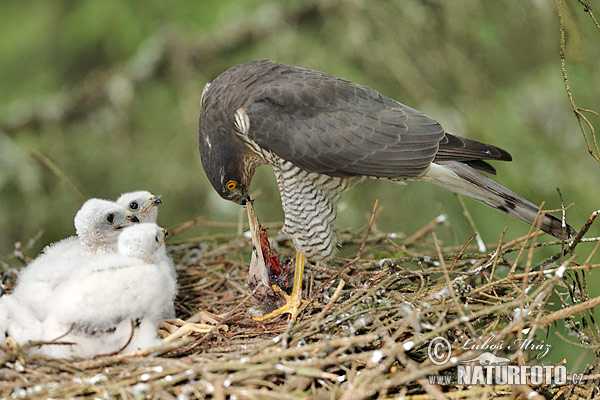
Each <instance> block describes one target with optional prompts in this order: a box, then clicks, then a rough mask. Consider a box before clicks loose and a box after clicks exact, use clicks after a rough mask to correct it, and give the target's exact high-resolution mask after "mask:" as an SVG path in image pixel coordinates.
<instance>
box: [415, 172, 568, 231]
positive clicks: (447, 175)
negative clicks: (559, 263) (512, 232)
mask: <svg viewBox="0 0 600 400" xmlns="http://www.w3.org/2000/svg"><path fill="white" fill-rule="evenodd" d="M422 179H423V180H425V181H428V182H431V183H435V184H436V185H439V186H442V187H443V188H446V189H448V190H451V191H453V192H455V193H458V194H462V195H465V196H469V197H471V198H473V199H475V200H477V201H480V202H482V203H484V204H487V205H488V206H490V207H493V208H495V209H497V210H500V211H502V212H503V213H506V214H508V215H510V216H512V217H514V218H518V219H520V220H521V221H524V222H526V223H528V224H530V225H531V224H533V222H534V220H535V218H536V216H537V213H538V210H539V207H538V206H536V205H535V204H533V203H531V202H530V201H528V200H526V199H524V198H523V197H521V196H519V195H518V194H516V193H514V192H513V191H511V190H509V189H507V188H505V187H504V186H502V185H500V184H499V183H497V182H496V181H494V180H492V179H490V178H488V177H487V176H486V175H484V174H482V173H480V172H478V171H476V170H475V169H473V168H471V167H470V166H469V165H467V164H464V163H461V162H457V161H443V162H434V163H432V164H431V168H430V169H429V171H427V173H426V174H425V176H423V178H422ZM541 229H542V230H543V231H544V232H546V233H548V234H550V235H552V236H554V237H556V238H558V239H562V238H563V236H564V235H563V226H562V222H561V220H559V219H558V218H556V217H554V216H552V215H550V214H547V213H544V216H543V220H542V225H541ZM565 229H566V233H567V236H574V235H575V234H576V233H577V232H576V231H575V230H574V229H573V228H571V227H570V226H569V225H567V226H566V228H565Z"/></svg>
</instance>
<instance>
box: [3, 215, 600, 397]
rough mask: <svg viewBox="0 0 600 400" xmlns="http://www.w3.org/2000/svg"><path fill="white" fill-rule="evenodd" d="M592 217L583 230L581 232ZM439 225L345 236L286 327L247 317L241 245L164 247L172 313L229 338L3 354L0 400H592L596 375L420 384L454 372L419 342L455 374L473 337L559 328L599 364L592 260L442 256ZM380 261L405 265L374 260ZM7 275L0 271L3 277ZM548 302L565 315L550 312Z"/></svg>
mask: <svg viewBox="0 0 600 400" xmlns="http://www.w3.org/2000/svg"><path fill="white" fill-rule="evenodd" d="M596 215H597V214H596V213H594V214H593V215H592V216H591V217H590V220H589V221H588V224H586V227H584V229H582V231H587V228H589V225H591V223H592V222H593V219H594V218H595V217H596ZM435 226H436V224H435V223H432V224H429V225H428V226H427V227H425V228H424V229H423V230H422V231H420V232H418V233H417V234H416V237H411V238H408V239H406V240H401V239H397V238H396V237H395V236H394V235H380V234H371V235H370V236H369V237H368V239H367V240H363V239H362V238H360V237H355V236H354V235H351V234H343V235H342V238H344V240H345V242H347V244H352V243H354V244H355V245H360V244H362V245H363V252H362V256H361V257H360V258H355V259H354V260H344V259H337V260H334V261H333V262H331V263H329V264H327V265H319V266H309V267H308V269H307V271H306V275H305V276H306V280H305V287H306V292H305V298H309V299H311V298H312V299H313V301H312V302H311V303H310V304H308V305H307V306H306V307H305V309H304V310H303V312H302V313H301V314H300V316H299V318H298V321H297V322H296V323H288V322H287V320H286V318H285V317H281V318H279V319H276V320H273V321H269V322H267V323H260V322H256V321H254V320H252V319H251V318H250V317H249V314H248V309H249V308H250V307H252V306H253V305H254V302H253V300H252V298H251V296H249V294H248V289H247V264H246V263H245V262H244V260H247V259H248V258H249V253H250V243H249V240H247V239H244V238H241V237H233V238H224V237H220V238H215V237H212V238H208V237H205V238H204V239H203V240H193V241H185V242H181V243H179V244H172V245H170V248H169V250H170V252H171V254H172V255H173V257H174V258H175V260H176V261H177V262H178V267H177V269H178V274H179V285H180V295H179V298H178V301H177V311H178V315H179V316H180V317H182V318H194V316H195V315H196V314H197V313H198V312H199V311H200V310H206V311H210V312H212V313H216V314H221V315H223V320H222V323H223V324H226V325H227V326H228V328H229V329H228V331H226V332H225V331H220V330H219V331H217V330H216V329H215V330H213V331H212V332H210V333H208V334H194V335H190V336H186V337H184V338H183V339H181V340H180V341H178V342H175V343H171V344H168V345H165V346H164V347H162V348H157V349H152V350H149V351H144V352H140V353H137V354H119V355H116V356H111V357H104V358H98V359H94V360H80V361H64V360H57V359H51V358H47V357H42V356H38V355H31V354H28V353H27V352H26V351H24V349H19V348H17V349H13V348H8V347H7V346H4V347H3V349H2V350H3V351H4V353H3V354H2V353H0V396H2V397H6V398H32V399H36V398H40V399H41V398H48V397H52V398H72V397H77V398H112V397H122V398H150V397H152V398H166V399H168V398H182V399H187V398H215V399H225V398H232V399H233V398H237V399H277V400H283V399H297V398H316V399H332V398H341V399H362V398H389V397H394V398H396V397H397V396H405V398H419V399H422V398H444V397H445V396H447V397H451V398H488V397H498V396H511V397H515V396H522V397H523V398H525V397H529V398H536V393H532V392H533V391H534V390H535V391H536V392H537V393H539V394H540V395H541V396H544V397H546V398H593V397H594V396H597V395H598V389H597V385H596V381H597V379H598V376H597V375H594V374H597V373H598V366H597V363H594V364H593V365H589V366H588V368H587V369H586V370H585V371H570V372H585V374H587V379H588V380H586V381H585V382H584V383H583V384H579V385H566V386H557V387H552V386H542V387H530V386H528V385H521V386H509V385H502V386H470V387H460V386H456V385H444V386H440V385H433V384H430V383H429V381H428V379H427V377H428V376H429V375H439V374H442V375H448V374H450V375H452V374H454V375H455V370H456V364H452V363H447V364H445V365H442V366H438V365H435V364H433V363H432V362H431V361H430V360H429V358H428V357H427V346H428V343H429V341H430V340H431V339H432V338H434V337H436V336H439V335H442V336H444V337H446V338H448V339H449V340H450V342H453V343H454V344H455V349H454V352H453V355H454V356H455V357H456V360H457V361H458V362H460V361H461V360H468V359H472V358H474V357H476V356H477V355H478V353H479V352H474V351H467V350H460V349H458V345H457V344H459V343H464V341H465V337H479V336H481V339H480V340H481V341H484V340H485V339H486V338H487V337H490V336H491V335H495V337H496V341H497V342H500V341H502V340H505V341H506V342H509V341H512V340H514V339H515V338H526V337H529V338H535V337H539V336H540V335H539V333H540V331H541V332H544V331H547V333H548V334H550V333H551V334H552V335H554V334H555V333H554V330H555V329H554V327H555V326H557V325H562V326H565V327H566V328H567V330H568V331H569V333H570V334H571V335H572V336H571V338H570V339H564V338H563V339H564V340H565V341H575V342H577V345H578V346H580V347H582V348H584V349H586V351H590V352H591V351H593V352H595V353H596V355H597V354H598V349H599V348H600V347H599V344H600V340H599V336H600V335H599V332H600V330H599V329H598V326H597V325H596V322H595V320H594V318H593V309H592V307H594V306H596V305H597V304H598V303H599V302H600V298H591V299H590V298H588V291H587V280H586V274H587V271H589V270H590V269H593V268H597V267H598V266H599V265H600V264H592V263H591V262H590V260H591V256H590V257H588V258H587V260H579V259H576V257H575V251H576V250H577V247H578V245H580V244H581V237H578V238H576V239H575V241H574V242H573V243H572V244H571V245H569V244H561V243H560V242H558V241H554V242H540V241H539V240H538V235H537V233H536V232H535V231H534V230H533V229H532V232H530V234H529V235H528V236H526V237H524V238H521V239H518V240H514V241H512V242H510V243H497V244H495V245H493V244H492V245H491V246H490V248H493V249H494V250H493V251H491V252H489V253H480V252H477V250H476V246H472V245H470V244H468V245H465V246H463V247H462V248H452V247H445V246H442V245H441V244H440V243H438V241H437V239H436V237H435V235H434V234H433V235H432V234H431V233H432V232H431V231H432V230H433V229H434V228H435ZM584 233H585V232H584ZM413 236H414V235H413ZM581 236H582V235H581ZM584 241H585V240H584ZM588 241H597V239H592V240H588ZM277 245H278V246H281V247H280V248H281V251H283V252H286V253H288V252H290V253H291V249H290V248H289V247H286V248H284V247H285V246H289V243H287V242H286V241H283V240H282V241H281V242H279V243H277ZM549 246H551V247H550V248H551V249H555V250H556V255H555V256H554V257H551V258H549V259H545V260H543V261H541V262H534V261H533V260H535V259H536V257H537V258H539V256H538V252H539V251H540V249H541V248H547V247H549ZM587 246H590V245H587ZM597 247H598V245H597V244H596V246H595V248H594V250H593V251H592V254H593V252H594V251H595V249H596V248H597ZM588 250H589V249H588ZM386 253H387V254H389V255H398V254H401V255H402V256H401V257H397V258H386V259H381V258H380V255H381V254H386ZM515 254H516V256H515ZM375 255H377V256H375ZM511 259H512V261H510V260H511ZM343 266H345V270H344V271H342V272H340V268H341V267H343ZM561 266H563V267H565V268H566V270H565V273H564V276H563V277H561V273H560V272H559V273H557V270H559V269H561V270H562V268H561ZM10 274H11V272H10V270H9V271H8V272H7V271H5V272H4V277H5V278H7V277H8V278H10ZM336 275H337V277H336V278H334V279H333V280H331V282H329V283H328V284H326V285H325V286H324V287H323V289H322V290H321V291H319V290H318V289H319V288H320V287H321V286H322V285H323V284H324V283H326V282H327V281H328V280H329V279H331V278H332V277H333V276H336ZM447 283H451V284H450V285H448V284H447ZM553 295H554V297H552V298H551V296H553ZM557 298H560V299H561V301H562V303H563V304H562V305H558V304H556V299H557ZM553 301H554V302H555V303H554V304H553V303H552V302H553ZM516 309H527V313H515V310H516ZM536 332H538V335H537V336H536ZM542 336H543V335H542ZM561 337H562V336H561ZM499 354H501V355H502V356H504V357H509V358H510V359H511V362H512V363H513V364H537V363H540V361H539V360H536V359H535V356H536V354H537V353H536V352H532V351H516V352H515V351H513V352H500V353H499ZM541 362H542V363H543V359H542V360H541ZM537 398H541V397H537Z"/></svg>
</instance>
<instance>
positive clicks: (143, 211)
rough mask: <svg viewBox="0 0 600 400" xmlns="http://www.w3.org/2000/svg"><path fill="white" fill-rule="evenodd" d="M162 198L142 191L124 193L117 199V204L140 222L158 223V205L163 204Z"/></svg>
mask: <svg viewBox="0 0 600 400" xmlns="http://www.w3.org/2000/svg"><path fill="white" fill-rule="evenodd" d="M160 199H161V196H156V195H153V194H152V193H150V192H148V191H145V190H140V191H137V192H129V193H124V194H122V195H121V197H119V198H118V199H117V203H118V204H120V205H122V206H123V207H125V208H126V209H127V210H129V211H130V212H131V213H133V215H135V216H136V217H137V218H138V219H139V220H140V222H156V217H157V216H158V205H159V204H162V201H161V200H160Z"/></svg>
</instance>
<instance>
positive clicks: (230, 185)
mask: <svg viewBox="0 0 600 400" xmlns="http://www.w3.org/2000/svg"><path fill="white" fill-rule="evenodd" d="M236 186H237V183H235V182H234V181H229V182H227V185H225V187H226V188H227V190H233V189H235V188H236Z"/></svg>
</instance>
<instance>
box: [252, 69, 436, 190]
mask: <svg viewBox="0 0 600 400" xmlns="http://www.w3.org/2000/svg"><path fill="white" fill-rule="evenodd" d="M245 111H246V113H247V115H248V119H249V121H250V128H249V132H248V136H249V137H250V138H251V139H253V140H254V141H255V142H256V143H258V144H259V145H260V146H261V147H262V148H264V149H266V150H269V151H271V152H273V153H275V154H276V155H278V156H279V157H281V158H282V159H284V160H287V161H290V162H292V163H293V164H295V165H296V166H298V167H300V168H302V169H305V170H307V171H311V172H319V173H324V174H328V175H332V176H358V175H366V176H376V177H389V178H395V177H400V178H410V177H417V176H419V175H421V174H423V173H424V172H425V171H426V170H427V168H428V166H429V164H430V163H431V162H432V161H433V160H434V158H435V156H436V153H437V152H438V147H439V143H440V141H441V140H442V139H444V137H445V133H444V130H443V128H442V127H441V126H440V124H438V123H437V122H436V121H435V120H433V119H432V118H430V117H428V116H426V115H425V114H423V113H421V112H419V111H417V110H414V109H412V108H410V107H407V106H405V105H403V104H401V103H398V102H396V101H394V100H392V99H389V98H387V97H385V96H383V95H381V94H380V93H379V92H377V91H376V90H373V89H370V88H368V87H365V86H361V85H358V84H354V83H352V82H348V81H344V80H341V79H338V78H334V77H332V76H329V75H326V74H322V73H319V72H317V71H311V70H305V69H301V68H296V69H294V70H293V71H288V73H285V74H279V76H278V78H277V79H273V80H271V81H270V82H269V83H268V84H264V85H262V86H261V89H260V91H258V93H255V94H254V96H253V99H252V101H251V102H250V103H249V104H248V105H247V107H246V110H245Z"/></svg>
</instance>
